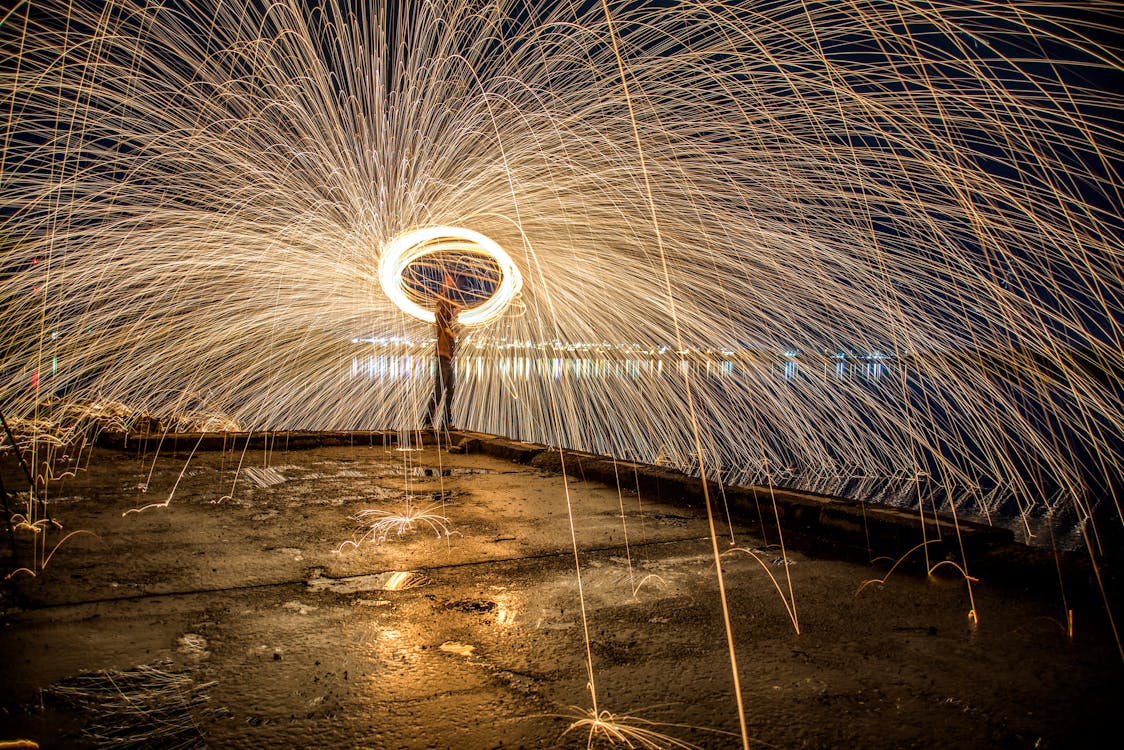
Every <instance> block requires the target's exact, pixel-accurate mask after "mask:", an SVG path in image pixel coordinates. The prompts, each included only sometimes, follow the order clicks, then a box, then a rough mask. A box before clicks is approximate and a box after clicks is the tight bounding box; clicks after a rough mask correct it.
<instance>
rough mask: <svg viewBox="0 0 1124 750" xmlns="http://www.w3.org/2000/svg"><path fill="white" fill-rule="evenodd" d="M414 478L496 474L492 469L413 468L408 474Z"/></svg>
mask: <svg viewBox="0 0 1124 750" xmlns="http://www.w3.org/2000/svg"><path fill="white" fill-rule="evenodd" d="M410 473H411V474H412V475H413V476H415V477H464V476H472V475H475V474H496V473H498V472H496V471H495V470H493V469H475V468H459V467H458V468H453V467H448V468H444V469H437V468H434V467H432V466H415V467H414V469H413V471H412V472H410Z"/></svg>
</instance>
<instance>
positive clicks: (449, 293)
mask: <svg viewBox="0 0 1124 750" xmlns="http://www.w3.org/2000/svg"><path fill="white" fill-rule="evenodd" d="M456 288H457V284H456V281H455V280H454V279H453V277H452V276H451V275H449V274H447V273H446V274H445V278H444V279H443V280H442V281H441V291H440V292H439V293H438V295H437V309H436V311H435V315H436V320H435V321H434V326H435V328H436V332H437V351H436V355H437V356H436V363H437V377H436V378H435V379H434V381H433V398H432V399H430V401H429V406H428V407H427V408H426V410H425V422H424V425H425V426H426V427H431V428H436V427H437V426H438V425H437V422H436V421H435V417H436V414H437V405H438V403H440V401H441V399H442V397H444V399H445V410H444V411H445V421H444V424H445V429H446V430H451V429H453V389H454V387H455V386H456V374H455V372H454V370H453V359H454V358H455V357H456V354H457V334H458V333H459V331H460V325H459V324H458V323H457V313H458V312H459V311H460V301H459V300H457V299H455V298H454V295H453V292H454V291H455V290H456Z"/></svg>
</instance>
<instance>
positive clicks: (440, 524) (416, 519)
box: [338, 504, 451, 552]
mask: <svg viewBox="0 0 1124 750" xmlns="http://www.w3.org/2000/svg"><path fill="white" fill-rule="evenodd" d="M439 507H440V506H437V505H434V506H430V507H428V508H418V507H417V506H415V505H410V504H407V505H406V509H405V511H404V512H402V513H391V512H390V511H386V510H377V509H368V510H363V511H360V512H359V513H357V514H356V515H355V516H354V519H355V520H356V521H359V522H360V523H362V524H363V525H365V526H368V525H369V526H368V528H367V530H366V531H365V532H364V533H363V534H362V535H361V536H360V537H359V538H358V539H348V540H346V541H345V542H343V543H342V544H341V545H340V546H339V547H338V551H340V552H342V551H343V550H345V549H350V548H353V547H359V546H361V545H362V544H363V543H365V542H370V543H371V544H376V545H377V544H382V543H383V542H385V541H386V540H387V538H388V537H389V536H390V534H391V532H393V533H394V534H396V535H397V536H405V535H406V534H412V533H413V532H415V531H417V530H418V529H419V528H421V527H423V526H425V527H428V528H429V530H430V531H432V532H433V533H434V534H436V535H437V538H438V539H440V538H441V537H442V536H445V537H448V536H449V534H450V533H451V532H450V531H449V526H448V524H449V519H448V518H446V517H445V516H442V515H439V514H438V513H435V512H434V511H436V510H437V509H438V508H439ZM372 519H375V520H373V521H372Z"/></svg>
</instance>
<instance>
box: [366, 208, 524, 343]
mask: <svg viewBox="0 0 1124 750" xmlns="http://www.w3.org/2000/svg"><path fill="white" fill-rule="evenodd" d="M440 252H468V253H475V254H477V255H484V256H487V257H489V258H491V259H492V260H493V261H495V263H496V266H498V267H499V270H500V283H499V284H498V285H497V286H496V291H495V292H494V293H493V294H492V296H491V297H489V298H488V299H487V300H485V301H484V302H482V303H481V304H479V305H476V306H474V307H469V308H465V309H464V310H462V311H461V312H460V314H459V315H457V320H458V321H459V322H460V323H461V324H463V325H476V324H479V323H486V322H487V321H489V320H492V319H493V318H495V317H497V316H499V315H500V313H502V312H503V311H504V308H506V307H507V306H508V304H509V303H510V302H511V300H513V299H514V298H515V295H516V294H518V293H519V290H520V289H522V288H523V276H522V274H520V273H519V269H518V268H517V267H516V265H515V261H513V260H512V259H511V256H510V255H508V254H507V251H505V250H504V249H503V248H502V247H500V246H499V245H498V244H497V243H496V242H495V241H494V240H491V239H489V238H488V237H485V236H484V235H482V234H480V233H479V232H474V231H472V230H471V229H464V228H462V227H426V228H424V229H415V230H413V231H411V232H406V233H405V234H401V235H399V236H398V237H396V238H394V240H392V241H391V242H390V243H389V244H388V245H387V246H386V248H385V249H384V250H383V252H382V256H381V257H380V258H379V284H380V285H381V286H382V289H383V291H384V292H386V296H387V297H389V298H390V299H391V301H392V302H394V304H396V305H398V307H399V308H400V309H401V310H402V311H403V312H405V313H406V314H407V315H412V316H414V317H415V318H418V319H420V320H424V321H426V322H429V323H432V322H433V321H434V314H433V311H432V310H427V309H425V308H424V307H422V306H421V305H419V304H417V303H416V302H414V301H413V300H411V299H410V298H409V297H407V296H406V292H405V290H404V289H403V288H402V273H403V271H405V270H406V267H407V266H408V265H410V264H411V263H413V262H414V261H416V260H418V259H419V258H423V257H425V256H426V255H430V254H432V253H440Z"/></svg>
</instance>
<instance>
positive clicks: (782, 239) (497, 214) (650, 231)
mask: <svg viewBox="0 0 1124 750" xmlns="http://www.w3.org/2000/svg"><path fill="white" fill-rule="evenodd" d="M387 8H397V11H398V16H397V17H395V18H389V19H388V18H386V17H385V13H386V12H387ZM605 10H607V11H608V17H610V18H612V20H613V21H614V23H615V32H614V34H610V33H609V28H608V23H607V14H606V12H605ZM1118 15H1119V4H1117V3H1108V2H1100V1H1099V0H1098V1H1089V2H1076V1H1075V2H1058V3H1048V4H1047V3H1041V2H1031V1H1030V0H1008V1H1005V2H1002V3H961V2H918V1H916V0H879V1H878V2H871V1H869V0H760V1H747V0H739V1H738V2H724V1H723V0H707V1H706V2H703V1H701V0H684V1H683V2H676V3H658V4H649V3H633V2H613V1H610V2H607V3H605V4H604V6H602V5H601V4H599V3H569V2H562V3H559V2H554V1H553V0H551V1H549V2H548V1H547V0H533V1H532V2H524V1H523V0H518V1H517V0H482V1H481V2H475V1H471V2H470V1H468V0H434V1H433V2H426V3H403V2H400V3H354V2H344V1H343V0H322V1H321V2H304V1H303V0H302V1H300V2H298V1H297V0H280V1H279V2H272V3H266V4H262V3H248V4H247V3H229V2H220V1H219V0H184V1H183V2H177V3H175V4H172V5H167V4H161V3H150V2H142V1H141V0H122V1H120V2H114V3H109V4H101V5H99V4H96V3H68V2H63V0H42V1H41V2H34V3H23V4H22V5H18V6H15V7H14V8H13V10H11V11H10V12H9V13H8V14H7V15H3V16H0V138H2V139H3V149H2V151H0V195H3V196H4V200H3V207H2V208H0V226H2V230H0V234H2V238H0V252H2V262H0V329H2V333H3V336H2V337H0V341H2V342H3V343H2V345H0V402H2V404H3V407H4V410H5V413H6V414H7V415H8V416H9V417H10V418H21V419H26V420H31V419H33V418H35V417H36V415H37V414H39V405H40V404H42V403H44V402H45V401H47V400H48V397H50V396H54V395H56V394H62V395H65V396H67V397H68V398H69V399H70V400H72V401H73V402H75V403H79V404H81V403H93V402H95V401H96V402H98V403H99V404H100V405H102V406H103V409H102V410H101V413H103V414H104V413H106V412H107V411H113V412H114V414H118V415H129V414H138V413H150V414H152V415H154V416H157V417H160V418H161V419H163V420H167V421H168V422H169V423H175V420H176V419H178V416H179V415H181V414H195V415H214V416H215V417H216V418H220V419H221V420H222V422H223V423H225V424H236V425H238V426H239V427H241V428H242V429H253V430H261V429H270V428H276V429H347V428H388V427H400V428H407V427H411V426H416V425H417V423H418V420H419V415H420V414H421V413H422V411H423V407H424V401H425V399H426V398H427V397H428V395H429V389H428V387H426V385H425V383H424V382H423V381H425V379H426V377H428V371H426V370H424V369H423V367H422V366H418V365H416V364H415V363H413V362H412V361H410V360H409V356H407V355H410V354H418V355H421V357H422V358H423V359H422V361H423V362H428V355H429V349H428V347H429V335H430V331H431V326H429V325H427V324H426V323H425V322H424V321H423V320H420V319H417V318H414V317H413V316H410V315H403V314H402V312H401V309H400V308H399V307H398V305H396V304H395V303H394V302H392V301H391V300H390V298H389V297H388V296H387V295H385V294H383V293H382V291H381V285H380V279H379V275H378V272H377V269H378V265H379V258H378V257H377V253H378V251H379V249H380V248H382V247H385V246H386V245H387V244H389V243H391V242H393V241H394V238H396V237H399V236H400V235H402V234H403V233H404V232H406V231H408V230H409V229H411V228H415V227H428V226H444V225H459V226H471V227H472V228H473V230H475V231H478V232H479V233H481V234H482V235H484V236H486V237H489V238H491V239H492V240H494V241H495V242H496V243H497V244H498V245H499V246H500V247H503V248H505V249H506V250H507V252H508V253H509V254H510V255H511V257H512V260H513V262H514V264H515V265H516V266H517V267H518V269H519V270H520V271H521V272H522V279H523V282H524V283H523V287H522V290H521V291H520V293H519V298H518V303H519V305H520V314H519V315H514V314H504V315H498V316H495V317H492V318H491V319H489V320H488V321H486V322H483V323H480V324H478V325H476V326H474V327H473V329H472V330H471V334H470V335H469V336H467V337H466V340H465V341H464V342H463V343H464V345H463V346H462V347H461V348H460V350H459V352H458V367H461V368H462V369H463V371H462V372H459V373H458V399H457V404H456V412H457V413H456V414H455V416H454V421H455V423H456V424H458V425H465V426H466V427H471V428H473V429H476V430H480V431H483V432H490V433H496V434H502V435H508V436H511V437H514V438H517V439H521V440H526V441H531V442H539V443H547V444H550V445H564V446H567V447H571V448H576V449H580V450H586V451H590V452H596V453H607V454H612V455H616V456H619V457H620V458H622V459H628V460H637V461H645V462H661V463H670V464H673V465H676V466H681V467H683V468H686V469H688V470H689V469H691V468H692V466H693V465H694V459H693V458H692V457H693V456H694V455H695V441H694V436H693V435H692V431H691V429H690V427H689V424H690V422H691V420H690V419H689V418H688V417H687V413H688V405H689V404H688V401H689V399H688V396H687V394H686V392H685V388H684V383H683V379H682V378H678V377H675V376H674V375H676V374H677V373H678V372H679V371H680V369H681V368H683V369H688V370H690V371H691V372H692V373H700V372H701V373H702V377H701V378H698V379H697V380H696V385H697V391H696V393H695V394H694V401H695V406H696V408H697V410H698V412H699V420H698V423H699V424H700V425H702V432H703V434H702V440H703V443H704V446H703V447H704V451H705V453H706V458H707V460H708V462H709V465H711V466H716V467H718V468H719V469H720V470H721V471H722V472H723V476H724V477H725V478H732V479H735V480H738V481H765V480H768V481H771V482H776V483H784V484H789V485H793V484H795V485H799V486H806V487H810V488H823V489H824V490H825V491H830V489H829V488H830V487H831V486H833V484H834V483H836V482H837V481H838V482H851V483H858V484H862V483H865V482H875V481H878V480H879V479H880V478H887V477H888V478H891V479H894V480H895V481H897V480H900V481H901V485H902V487H903V488H904V489H903V490H902V492H901V494H900V495H894V496H893V497H892V498H890V499H891V500H893V501H895V502H898V501H900V502H902V503H903V504H904V503H912V504H913V505H914V506H916V504H917V502H918V501H919V499H924V498H927V497H929V495H928V494H927V493H928V488H932V487H937V486H945V485H947V486H952V485H957V486H962V487H967V488H979V489H978V492H976V495H977V497H979V498H981V502H982V503H983V506H984V510H985V511H987V510H988V509H989V507H990V506H989V505H988V503H990V502H991V500H990V498H991V495H990V494H989V493H990V492H991V490H992V489H994V488H996V487H1000V486H1001V487H1004V488H1009V489H1011V490H1012V491H1013V492H1014V494H1015V495H1017V496H1018V498H1019V502H1020V503H1022V507H1024V508H1033V509H1037V510H1056V509H1061V508H1072V509H1073V511H1074V513H1075V514H1076V515H1078V516H1080V517H1081V518H1082V519H1085V518H1087V517H1088V516H1089V515H1090V510H1091V503H1092V502H1093V500H1094V499H1095V498H1096V497H1097V496H1098V493H1099V496H1100V497H1101V498H1102V501H1103V502H1105V503H1108V504H1111V503H1115V502H1116V499H1115V498H1116V497H1118V495H1113V494H1112V491H1111V489H1110V491H1107V492H1106V491H1104V487H1105V486H1108V487H1109V488H1112V487H1118V486H1119V480H1118V479H1117V477H1119V476H1120V475H1121V474H1122V473H1124V455H1122V452H1124V449H1122V448H1121V445H1124V437H1122V436H1124V406H1122V402H1124V398H1122V397H1121V390H1122V388H1121V384H1120V383H1121V377H1120V373H1122V372H1124V354H1122V348H1124V347H1122V342H1124V289H1122V282H1121V279H1122V278H1124V241H1122V237H1124V209H1122V207H1121V194H1120V188H1119V184H1120V180H1119V175H1120V174H1121V168H1120V164H1121V161H1122V159H1124V136H1122V134H1121V127H1120V122H1121V118H1120V116H1119V113H1120V111H1122V110H1124V72H1122V71H1124V65H1122V59H1121V58H1122V52H1121V49H1120V47H1119V44H1120V42H1119V36H1118V35H1114V34H1113V33H1112V30H1113V29H1118V27H1119V20H1118ZM199 19H208V21H207V22H206V23H204V22H202V21H200V20H199ZM610 38H613V39H616V40H617V42H618V45H617V50H619V59H618V57H617V54H616V52H615V51H614V49H613V48H612V46H611V45H608V44H607V43H606V40H608V39H610ZM623 82H627V88H628V90H629V91H630V92H631V96H630V97H629V98H628V99H626V97H625V95H624V89H625V86H624V85H622V83H623ZM630 104H631V108H630V106H629V105H630ZM510 309H511V308H508V310H510ZM672 310H674V312H675V314H674V316H673V315H672ZM415 344H416V346H415ZM786 353H788V354H786ZM858 368H868V369H870V370H872V371H873V372H875V373H877V372H879V371H881V370H882V369H884V370H886V371H887V372H890V373H892V377H888V378H883V379H881V380H878V379H877V378H867V377H866V376H862V377H856V376H855V373H856V369H858ZM708 373H710V374H708ZM411 378H413V379H411ZM361 379H362V382H360V380H361ZM414 381H417V383H416V387H413V386H411V385H410V384H411V383H414ZM111 405H112V407H111ZM126 418H127V417H126V416H121V419H126ZM1090 475H1093V476H1090ZM926 477H927V478H928V479H925V478H926ZM926 482H927V483H926ZM848 491H850V490H848ZM973 491H975V490H973Z"/></svg>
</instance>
